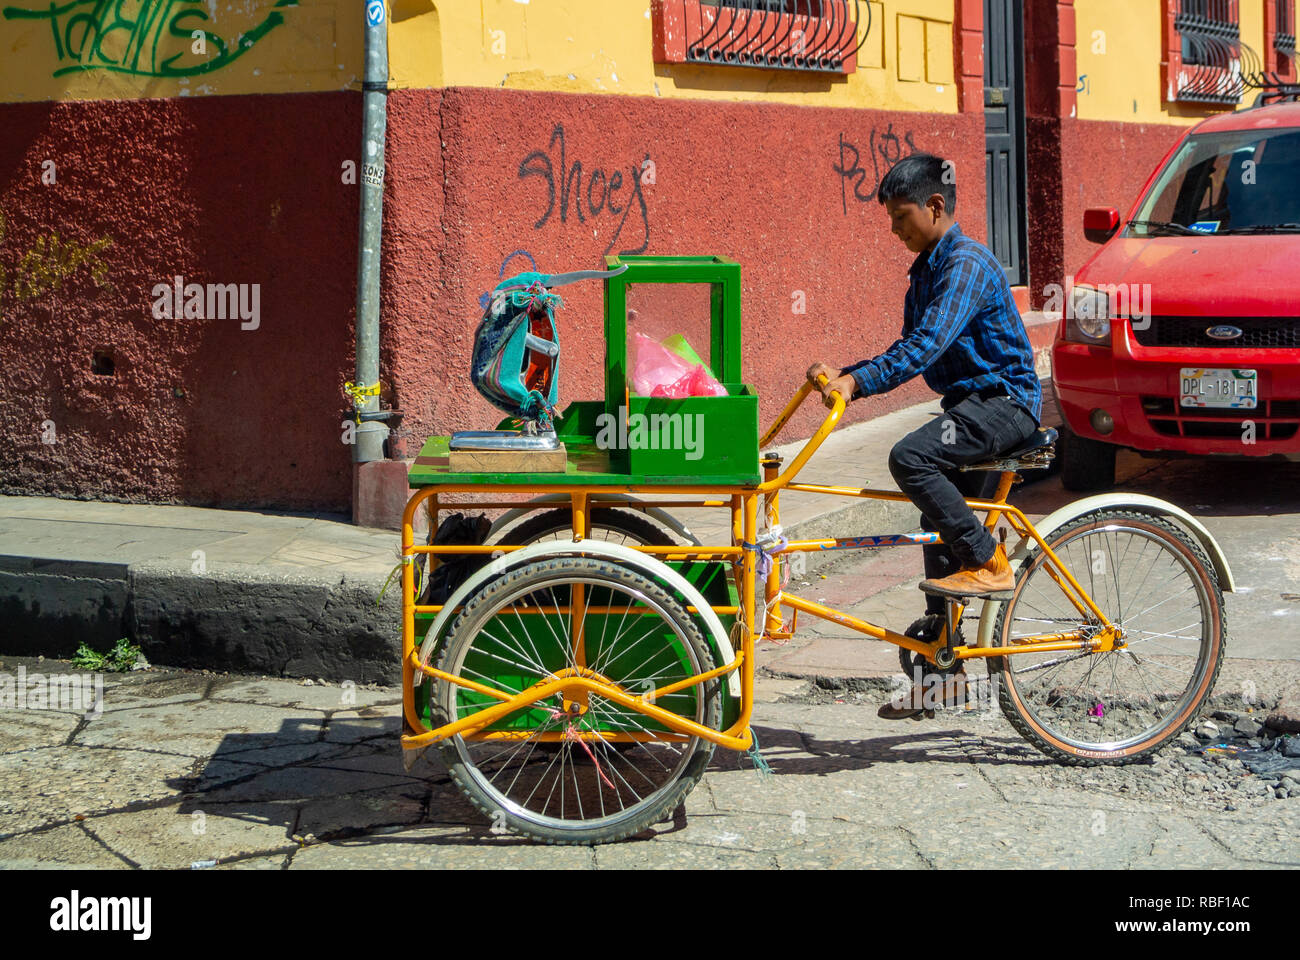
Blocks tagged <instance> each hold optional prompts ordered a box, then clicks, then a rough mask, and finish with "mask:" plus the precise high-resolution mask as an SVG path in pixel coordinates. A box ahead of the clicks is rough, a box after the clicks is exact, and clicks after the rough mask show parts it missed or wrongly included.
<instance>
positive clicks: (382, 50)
mask: <svg viewBox="0 0 1300 960" xmlns="http://www.w3.org/2000/svg"><path fill="white" fill-rule="evenodd" d="M365 16H366V33H365V44H366V73H365V82H364V83H363V84H362V87H361V90H362V93H361V98H362V101H361V102H362V122H361V227H360V239H359V242H358V249H359V259H358V261H357V380H356V382H357V386H358V387H359V388H361V389H362V390H364V391H365V394H366V395H365V398H364V402H363V404H362V406H361V408H360V414H361V423H360V425H359V426H358V427H357V433H356V443H354V444H353V445H352V460H353V462H354V463H368V462H370V461H371V460H382V459H384V440H385V439H386V438H387V437H388V426H387V425H386V424H385V423H384V422H383V421H382V420H379V419H377V418H376V419H371V417H374V416H375V415H376V414H378V413H379V266H380V241H381V239H382V235H383V224H384V137H385V135H386V133H387V130H388V12H387V10H386V9H385V7H384V0H366V3H365ZM368 415H369V416H368Z"/></svg>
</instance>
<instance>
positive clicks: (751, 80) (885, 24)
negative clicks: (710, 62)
mask: <svg viewBox="0 0 1300 960" xmlns="http://www.w3.org/2000/svg"><path fill="white" fill-rule="evenodd" d="M391 7H392V24H391V27H390V29H389V58H390V72H391V75H392V85H393V86H394V87H439V86H448V87H457V86H469V87H503V88H505V89H509V90H550V91H563V92H566V93H588V94H590V93H612V94H624V95H628V96H642V97H645V96H651V97H678V98H682V99H707V100H739V101H755V102H767V103H791V104H807V105H816V106H823V107H870V108H873V109H892V110H921V111H927V112H941V113H956V112H957V90H956V87H955V86H954V82H953V36H952V24H953V10H954V4H953V0H874V2H872V3H871V8H872V18H871V33H870V36H869V37H868V39H867V42H866V43H865V44H864V46H863V48H862V50H860V51H859V52H858V69H857V71H856V72H854V73H852V74H850V75H848V77H838V76H836V77H831V76H827V75H821V74H809V73H800V72H794V71H789V70H765V69H760V68H753V67H732V66H727V67H717V66H701V65H690V64H656V63H655V62H654V36H653V26H654V25H653V22H652V20H651V13H650V4H649V2H648V0H529V2H519V0H391Z"/></svg>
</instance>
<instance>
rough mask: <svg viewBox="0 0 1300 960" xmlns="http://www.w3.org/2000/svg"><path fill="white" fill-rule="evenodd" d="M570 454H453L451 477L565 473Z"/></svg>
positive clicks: (494, 452)
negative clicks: (472, 474)
mask: <svg viewBox="0 0 1300 960" xmlns="http://www.w3.org/2000/svg"><path fill="white" fill-rule="evenodd" d="M567 463H568V454H567V453H566V452H565V449H564V444H560V445H559V447H558V448H556V449H555V450H451V451H449V457H448V464H447V465H448V467H449V468H450V469H451V472H452V473H564V471H565V467H566V464H567Z"/></svg>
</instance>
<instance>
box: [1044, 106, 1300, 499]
mask: <svg viewBox="0 0 1300 960" xmlns="http://www.w3.org/2000/svg"><path fill="white" fill-rule="evenodd" d="M1084 229H1085V231H1086V232H1087V235H1088V238H1089V239H1090V240H1093V241H1094V242H1097V243H1103V244H1104V246H1103V247H1102V248H1101V250H1100V251H1098V252H1097V254H1096V255H1095V256H1094V257H1093V258H1092V259H1091V260H1089V261H1088V263H1087V264H1086V265H1085V266H1084V267H1083V269H1082V270H1080V271H1079V273H1078V276H1077V277H1075V279H1074V284H1073V288H1072V289H1067V290H1066V291H1064V297H1063V301H1064V302H1063V314H1064V315H1063V317H1062V320H1061V325H1060V327H1059V329H1058V331H1057V336H1056V342H1055V345H1054V347H1053V351H1052V364H1053V366H1052V371H1053V372H1052V376H1053V382H1054V383H1055V387H1056V394H1057V399H1058V401H1059V404H1060V408H1061V414H1062V416H1063V418H1064V420H1065V427H1066V428H1065V429H1064V430H1063V431H1062V437H1061V443H1060V457H1061V474H1062V480H1063V482H1064V484H1065V487H1066V489H1068V490H1095V489H1100V488H1103V487H1109V486H1111V485H1113V484H1114V481H1115V451H1116V449H1117V448H1119V447H1128V448H1131V449H1133V450H1137V451H1140V452H1142V453H1150V454H1152V455H1155V456H1188V455H1192V456H1228V457H1236V458H1241V457H1274V458H1279V457H1280V458H1285V459H1288V460H1300V103H1295V102H1286V103H1275V104H1271V105H1267V106H1257V107H1253V108H1251V109H1248V110H1242V111H1239V112H1236V113H1230V114H1225V115H1222V116H1216V117H1213V118H1211V119H1209V120H1206V121H1204V122H1203V123H1200V124H1197V125H1196V126H1195V127H1192V128H1191V129H1190V130H1189V131H1188V132H1187V133H1186V134H1185V135H1184V136H1183V137H1182V139H1181V140H1179V142H1178V143H1177V144H1176V145H1175V146H1174V148H1173V149H1172V150H1171V151H1170V152H1169V154H1168V155H1167V156H1166V157H1165V159H1164V160H1163V161H1162V162H1161V164H1160V166H1159V167H1158V168H1157V170H1156V172H1155V173H1154V174H1152V176H1151V178H1150V179H1149V180H1148V181H1147V183H1146V186H1145V187H1143V189H1142V192H1141V195H1140V199H1139V200H1138V202H1137V203H1136V204H1135V205H1134V206H1133V209H1132V210H1131V211H1130V213H1129V215H1128V218H1127V219H1126V220H1125V221H1123V222H1122V223H1121V221H1120V216H1119V211H1118V210H1116V209H1114V208H1101V209H1092V210H1088V211H1087V212H1086V213H1085V215H1084Z"/></svg>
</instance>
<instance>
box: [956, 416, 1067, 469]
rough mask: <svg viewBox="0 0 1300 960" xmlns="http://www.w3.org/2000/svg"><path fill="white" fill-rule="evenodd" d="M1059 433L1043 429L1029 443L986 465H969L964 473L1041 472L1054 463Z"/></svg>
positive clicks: (1047, 428) (1048, 428) (1046, 428)
mask: <svg viewBox="0 0 1300 960" xmlns="http://www.w3.org/2000/svg"><path fill="white" fill-rule="evenodd" d="M1057 436H1058V434H1057V432H1056V431H1055V430H1054V429H1052V428H1051V427H1042V428H1040V429H1039V431H1038V432H1037V433H1036V434H1034V435H1033V436H1032V437H1030V438H1029V442H1028V443H1025V444H1023V445H1021V446H1020V447H1017V448H1016V449H1015V450H1009V451H1007V452H1006V453H1003V454H1000V455H999V456H998V457H996V458H994V459H993V460H989V461H986V462H985V463H969V464H967V465H966V466H964V467H962V468H961V470H962V471H964V472H974V471H981V470H996V471H998V472H1000V473H1002V472H1012V473H1013V472H1016V471H1019V470H1041V469H1043V468H1045V467H1046V466H1047V465H1048V464H1050V463H1051V462H1052V459H1053V458H1054V457H1055V456H1056V440H1057Z"/></svg>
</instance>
